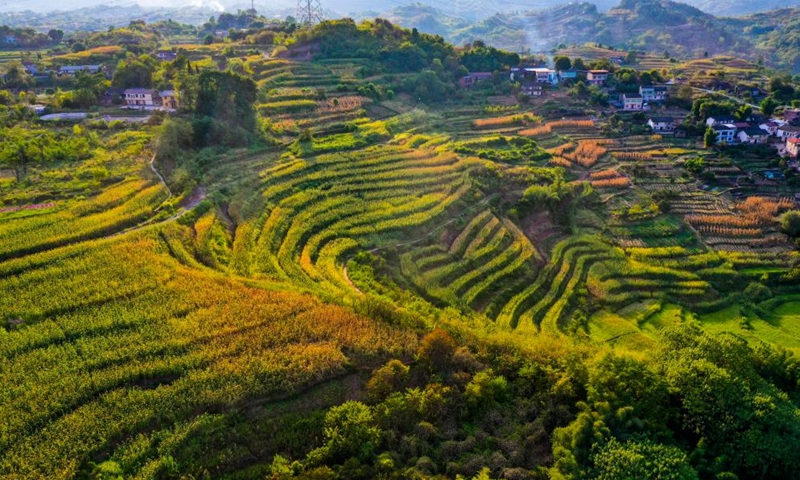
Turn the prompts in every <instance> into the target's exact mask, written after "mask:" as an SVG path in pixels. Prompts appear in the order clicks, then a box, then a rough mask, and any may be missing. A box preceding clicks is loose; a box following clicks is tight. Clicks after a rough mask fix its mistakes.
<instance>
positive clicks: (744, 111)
mask: <svg viewBox="0 0 800 480" xmlns="http://www.w3.org/2000/svg"><path fill="white" fill-rule="evenodd" d="M752 113H753V107H751V106H750V105H742V106H741V107H739V110H737V111H736V118H737V119H739V121H740V122H746V121H747V119H748V118H750V115H751V114H752Z"/></svg>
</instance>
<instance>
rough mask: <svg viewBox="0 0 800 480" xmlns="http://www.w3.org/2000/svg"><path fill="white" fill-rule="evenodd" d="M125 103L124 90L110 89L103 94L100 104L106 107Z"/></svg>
mask: <svg viewBox="0 0 800 480" xmlns="http://www.w3.org/2000/svg"><path fill="white" fill-rule="evenodd" d="M123 103H125V89H124V88H116V87H112V88H109V89H107V90H106V91H105V92H103V95H102V96H101V97H100V104H101V105H104V106H106V107H110V106H113V105H120V104H123Z"/></svg>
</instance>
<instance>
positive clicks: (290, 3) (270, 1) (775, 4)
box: [0, 0, 800, 21]
mask: <svg viewBox="0 0 800 480" xmlns="http://www.w3.org/2000/svg"><path fill="white" fill-rule="evenodd" d="M321 1H322V7H323V8H324V9H325V10H327V11H329V12H331V13H332V14H333V15H335V16H343V15H355V16H360V15H361V13H363V12H373V11H383V10H385V9H386V5H387V3H388V4H390V5H394V6H397V7H410V6H417V5H422V6H425V7H432V8H435V9H437V10H439V11H441V12H443V13H445V14H447V15H453V16H458V17H461V18H465V19H468V20H472V21H477V20H484V19H486V18H489V17H491V16H493V15H494V14H496V13H503V12H513V11H525V10H544V9H548V8H553V7H557V6H562V5H566V4H569V3H573V2H570V1H568V0H496V1H493V2H487V1H481V0H452V1H445V0H393V1H392V2H384V1H381V0H336V1H334V0H321ZM684 1H685V3H687V4H689V5H692V6H694V7H697V8H699V9H700V10H702V11H704V12H706V13H710V14H712V15H718V16H735V15H747V14H751V13H757V12H765V11H769V10H775V9H780V8H787V7H798V6H800V1H798V0H760V1H757V2H756V1H754V2H745V1H742V0H684ZM253 3H254V5H255V7H256V9H257V10H259V11H262V12H263V11H273V10H276V11H285V10H287V9H294V8H295V6H296V5H297V3H296V1H295V0H255V1H254V2H253ZM590 3H592V4H594V5H595V6H596V7H597V8H598V10H600V11H601V12H605V11H608V10H609V9H611V8H612V7H614V6H616V3H617V2H616V0H593V1H591V2H590ZM101 4H106V5H110V6H123V7H129V6H133V5H140V6H144V7H148V8H167V7H168V8H185V7H199V8H207V9H213V10H220V9H225V10H234V11H235V10H236V9H237V8H242V9H244V8H248V7H249V6H250V4H251V3H250V2H249V1H247V0H173V1H170V2H164V1H163V0H70V2H69V5H68V7H69V8H70V9H78V8H86V7H94V6H97V5H101ZM65 7H67V5H64V4H62V3H58V2H53V1H52V0H5V1H4V2H1V3H0V11H6V12H11V11H22V10H31V11H36V12H44V11H54V10H61V9H63V8H65Z"/></svg>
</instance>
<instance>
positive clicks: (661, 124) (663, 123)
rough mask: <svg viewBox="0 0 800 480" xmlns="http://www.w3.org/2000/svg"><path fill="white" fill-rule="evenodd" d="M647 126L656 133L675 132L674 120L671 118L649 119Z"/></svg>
mask: <svg viewBox="0 0 800 480" xmlns="http://www.w3.org/2000/svg"><path fill="white" fill-rule="evenodd" d="M647 125H648V126H649V127H650V128H652V129H653V131H654V132H658V133H672V132H673V131H674V130H675V119H674V118H672V117H651V118H649V119H648V120H647Z"/></svg>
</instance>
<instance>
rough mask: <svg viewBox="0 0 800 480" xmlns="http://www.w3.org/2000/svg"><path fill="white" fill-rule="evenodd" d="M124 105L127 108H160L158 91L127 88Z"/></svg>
mask: <svg viewBox="0 0 800 480" xmlns="http://www.w3.org/2000/svg"><path fill="white" fill-rule="evenodd" d="M125 103H126V104H127V105H128V107H133V108H144V107H160V106H161V96H160V95H159V93H158V90H152V89H149V88H128V89H126V90H125Z"/></svg>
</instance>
